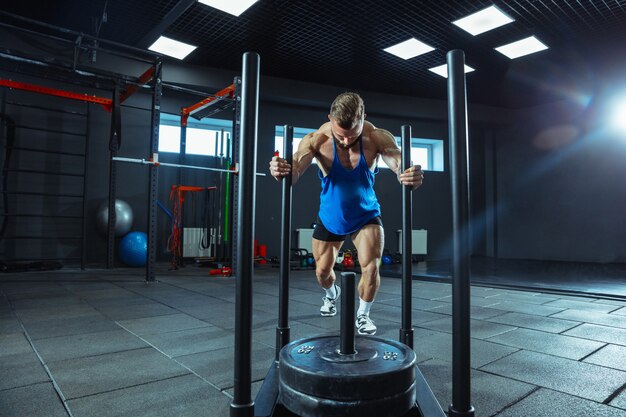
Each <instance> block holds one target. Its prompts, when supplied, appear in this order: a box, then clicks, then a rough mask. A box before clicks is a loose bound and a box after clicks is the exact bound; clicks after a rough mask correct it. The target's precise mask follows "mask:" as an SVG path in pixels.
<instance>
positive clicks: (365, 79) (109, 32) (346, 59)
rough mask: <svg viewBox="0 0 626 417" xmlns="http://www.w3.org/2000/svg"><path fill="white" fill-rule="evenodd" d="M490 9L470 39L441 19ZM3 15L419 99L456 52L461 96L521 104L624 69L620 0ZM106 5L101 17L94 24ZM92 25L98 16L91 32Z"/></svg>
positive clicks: (64, 4)
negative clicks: (411, 44) (512, 53)
mask: <svg viewBox="0 0 626 417" xmlns="http://www.w3.org/2000/svg"><path fill="white" fill-rule="evenodd" d="M491 5H495V6H497V7H498V8H499V9H500V10H502V11H503V12H504V13H506V14H507V15H509V16H510V17H511V18H513V19H514V22H512V23H510V24H507V25H505V26H502V27H500V28H497V29H494V30H491V31H489V32H486V33H483V34H480V35H478V36H472V35H470V34H469V33H467V32H465V31H463V30H462V29H460V28H458V27H457V26H455V25H453V24H452V23H451V22H452V21H455V20H458V19H460V18H463V17H465V16H467V15H469V14H472V13H474V12H477V11H480V10H482V9H484V8H486V7H488V6H491ZM2 10H4V11H6V12H10V13H15V14H18V15H21V16H25V17H29V18H32V19H36V20H40V21H43V22H46V23H50V24H53V25H57V26H61V27H65V28H68V29H71V30H75V31H79V32H83V33H86V34H90V35H97V36H99V37H101V38H104V39H108V40H113V41H117V42H121V43H124V44H127V45H132V46H137V47H142V48H146V47H148V46H149V45H150V44H151V43H152V42H153V41H154V40H156V38H158V36H159V35H164V36H167V37H170V38H173V39H176V40H179V41H182V42H186V43H189V44H193V45H197V46H198V48H197V49H196V50H195V51H194V52H193V53H191V54H190V55H189V56H188V57H187V58H186V59H185V60H184V62H188V63H190V64H194V65H202V66H207V67H213V68H223V69H230V70H239V69H240V66H241V54H242V53H243V52H245V51H256V52H259V53H260V55H261V72H262V75H266V76H273V77H281V78H288V79H296V80H301V81H309V82H314V83H321V84H328V85H335V86H338V87H341V88H346V89H353V90H358V91H361V90H364V91H378V92H384V93H391V94H400V95H410V96H418V97H427V98H445V95H446V81H445V79H444V78H443V77H441V76H439V75H436V74H434V73H432V72H430V71H429V70H428V69H429V68H431V67H435V66H438V65H442V64H444V63H445V55H446V52H447V51H448V50H450V49H462V50H464V51H465V54H466V63H467V65H469V66H471V67H473V68H475V71H474V72H472V73H468V74H467V82H468V100H469V101H470V102H474V103H482V104H487V105H493V106H500V107H509V108H521V107H527V106H532V105H538V104H543V103H548V102H552V101H557V100H562V99H569V98H571V97H576V96H580V95H591V94H593V93H594V90H596V89H598V88H600V87H599V85H600V84H602V83H604V84H606V83H610V82H611V80H612V79H618V78H617V77H619V76H621V73H623V72H625V71H626V58H625V56H626V52H625V51H626V48H625V46H624V45H626V0H425V1H420V0H353V1H340V0H259V1H258V2H257V3H256V4H254V5H253V6H252V7H251V8H250V9H248V10H247V11H245V12H244V13H243V14H241V15H240V16H239V17H235V16H233V15H230V14H227V13H225V12H222V11H219V10H217V9H214V8H211V7H208V6H206V5H204V4H201V3H197V2H196V1H194V0H108V1H105V0H91V1H85V0H58V1H48V2H41V1H39V0H36V1H33V0H18V1H9V2H3V6H2ZM104 10H106V22H101V20H102V16H103V11H104ZM98 22H100V25H99V30H98V29H97V27H98ZM532 35H534V36H536V37H537V38H538V39H539V40H541V42H543V43H545V44H546V45H547V46H549V49H548V50H545V51H541V52H538V53H535V54H532V55H528V56H525V57H522V58H518V59H515V60H511V59H509V58H507V57H505V56H504V55H502V54H500V53H499V52H497V51H495V50H494V48H495V47H498V46H501V45H504V44H508V43H511V42H514V41H517V40H520V39H523V38H526V37H529V36H532ZM412 37H414V38H416V39H418V40H420V41H422V42H425V43H427V44H429V45H431V46H433V47H434V48H435V50H434V51H432V52H429V53H426V54H424V55H420V56H417V57H415V58H411V59H409V60H403V59H401V58H398V57H396V56H394V55H391V54H389V53H387V52H385V51H383V49H384V48H387V47H389V46H392V45H395V44H397V43H399V42H402V41H404V40H407V39H409V38H412Z"/></svg>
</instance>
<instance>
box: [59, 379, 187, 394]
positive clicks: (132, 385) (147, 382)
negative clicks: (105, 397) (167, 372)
mask: <svg viewBox="0 0 626 417" xmlns="http://www.w3.org/2000/svg"><path fill="white" fill-rule="evenodd" d="M188 375H191V373H188V374H180V375H172V376H168V377H165V378H161V379H155V380H152V381H146V382H141V383H139V384H131V385H125V386H123V387H119V388H113V389H107V390H104V391H98V392H94V393H92V394H87V395H79V396H77V397H72V398H68V399H67V401H76V400H82V399H85V398H89V397H96V396H98V395H102V394H110V393H112V392H116V391H123V390H126V389H129V388H136V387H141V386H143V385H150V384H154V383H156V382H163V381H167V380H170V379H176V378H182V377H184V376H188Z"/></svg>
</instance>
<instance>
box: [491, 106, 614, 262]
mask: <svg viewBox="0 0 626 417" xmlns="http://www.w3.org/2000/svg"><path fill="white" fill-rule="evenodd" d="M607 110H608V109H607ZM607 115H608V112H594V111H592V110H591V109H589V108H587V107H583V106H580V105H576V104H574V103H566V102H563V103H559V104H558V105H551V106H543V107H540V108H535V109H531V110H529V111H527V112H525V114H524V115H523V117H522V118H520V120H519V122H518V123H516V124H514V125H512V126H511V127H509V128H506V129H501V130H499V131H498V132H497V134H496V136H495V143H496V144H495V149H496V161H497V162H496V163H497V168H496V171H497V206H496V207H497V210H496V211H497V253H498V256H499V257H502V258H519V259H552V260H563V261H589V262H625V261H626V244H624V236H626V221H625V220H624V213H625V208H626V192H625V191H624V180H625V179H626V163H624V161H626V141H624V136H626V135H625V134H624V133H621V134H619V133H616V132H614V131H611V129H610V128H609V124H608V123H607V121H606V120H603V117H605V116H607Z"/></svg>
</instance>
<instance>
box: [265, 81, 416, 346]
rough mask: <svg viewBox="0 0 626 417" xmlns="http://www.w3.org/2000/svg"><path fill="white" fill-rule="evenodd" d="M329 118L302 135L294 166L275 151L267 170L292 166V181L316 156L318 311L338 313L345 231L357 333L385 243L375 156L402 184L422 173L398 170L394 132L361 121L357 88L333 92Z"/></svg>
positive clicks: (363, 326) (371, 329)
mask: <svg viewBox="0 0 626 417" xmlns="http://www.w3.org/2000/svg"><path fill="white" fill-rule="evenodd" d="M328 119H329V120H330V121H329V122H326V123H324V124H323V125H322V126H321V127H320V128H319V129H318V130H317V131H315V132H313V133H309V134H308V135H306V136H305V137H304V138H303V139H302V141H301V142H300V146H299V147H298V150H297V151H296V152H295V154H294V156H293V166H290V165H289V164H288V163H287V161H286V160H285V159H283V158H280V157H277V156H275V157H274V158H272V161H271V162H270V172H271V174H272V176H273V177H274V178H276V179H277V180H279V179H280V178H282V177H284V176H286V175H288V174H289V173H290V172H291V174H292V183H293V184H295V183H296V182H297V181H298V179H299V178H300V176H301V175H302V174H303V173H304V171H305V170H306V169H307V168H308V167H309V166H310V165H311V161H312V160H313V158H316V159H317V164H318V167H319V173H318V175H319V178H320V180H321V182H322V192H321V194H320V209H319V212H318V218H317V220H316V227H315V230H314V232H313V245H312V247H313V256H314V257H315V265H316V268H315V273H316V276H317V281H318V282H319V283H320V285H321V286H322V288H323V289H324V290H325V292H326V294H325V296H324V297H323V298H322V301H323V305H322V307H321V308H320V313H321V314H322V316H334V315H335V314H337V309H336V306H335V302H336V300H337V299H338V298H339V295H340V293H341V289H340V288H339V287H338V286H337V285H336V284H335V273H334V271H333V266H334V265H335V259H336V258H337V254H338V252H339V250H340V249H341V246H342V245H343V242H344V240H345V239H346V237H347V236H350V238H351V239H352V242H353V243H354V246H355V248H356V249H357V252H358V259H359V264H360V265H361V279H360V280H359V284H358V292H359V299H360V302H359V309H358V311H357V320H356V327H357V330H358V333H359V334H368V335H373V334H375V333H376V325H375V324H374V322H373V321H372V320H371V319H370V317H369V312H370V308H371V306H372V303H373V302H374V299H375V298H376V293H377V291H378V288H379V286H380V274H379V269H378V267H379V265H380V260H381V257H382V252H383V247H384V243H385V237H384V231H383V226H382V221H381V217H380V205H379V204H378V200H377V199H376V194H375V192H374V188H373V187H374V176H375V175H376V174H377V173H378V157H379V156H380V157H382V159H383V161H385V163H386V164H387V166H388V167H389V168H390V169H391V170H392V171H393V172H395V173H396V174H397V175H398V181H399V182H400V183H401V184H404V185H405V186H409V187H413V189H415V188H417V187H419V186H420V185H421V184H422V180H423V177H424V174H423V172H422V169H421V167H420V166H419V165H415V166H412V167H410V168H408V169H407V170H405V171H404V172H401V152H400V149H399V148H398V145H397V143H396V141H395V138H394V137H393V135H392V134H391V133H389V132H388V131H386V130H384V129H378V128H376V127H375V126H374V125H373V124H371V123H370V122H366V121H365V106H364V103H363V100H362V99H361V97H360V96H359V95H358V94H356V93H343V94H340V95H339V96H337V98H335V100H334V101H333V103H332V105H331V106H330V114H329V115H328Z"/></svg>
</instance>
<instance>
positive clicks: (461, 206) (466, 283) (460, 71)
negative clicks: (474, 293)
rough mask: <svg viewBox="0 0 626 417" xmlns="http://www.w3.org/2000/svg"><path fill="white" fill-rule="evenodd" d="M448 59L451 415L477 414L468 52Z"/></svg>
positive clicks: (453, 53)
mask: <svg viewBox="0 0 626 417" xmlns="http://www.w3.org/2000/svg"><path fill="white" fill-rule="evenodd" d="M446 58H447V63H448V127H449V132H450V181H451V188H452V263H453V265H452V275H453V281H452V308H453V311H452V313H453V314H452V404H451V405H450V407H449V408H448V413H449V415H450V417H473V416H474V407H473V406H472V405H471V385H470V384H471V374H470V372H471V368H470V259H471V251H470V217H469V216H470V214H469V207H470V205H469V177H468V166H469V153H468V133H467V130H468V128H467V93H466V88H465V54H464V53H463V51H461V50H458V49H456V50H453V51H450V52H448V54H447V57H446Z"/></svg>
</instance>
